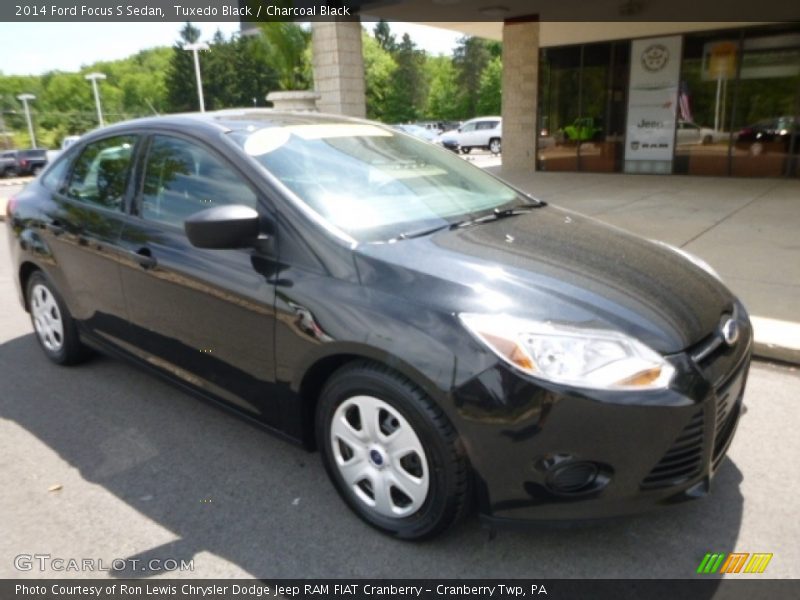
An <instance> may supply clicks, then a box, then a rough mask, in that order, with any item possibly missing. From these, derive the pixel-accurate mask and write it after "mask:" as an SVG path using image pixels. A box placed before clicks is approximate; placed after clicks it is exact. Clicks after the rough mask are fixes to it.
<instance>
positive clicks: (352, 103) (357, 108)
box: [311, 21, 367, 118]
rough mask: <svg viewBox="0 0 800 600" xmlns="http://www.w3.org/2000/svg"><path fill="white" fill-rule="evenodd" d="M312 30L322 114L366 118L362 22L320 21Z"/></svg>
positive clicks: (319, 105) (315, 84)
mask: <svg viewBox="0 0 800 600" xmlns="http://www.w3.org/2000/svg"><path fill="white" fill-rule="evenodd" d="M311 30H312V45H313V53H314V88H315V90H316V91H317V92H318V93H319V95H320V98H319V100H318V101H317V107H318V108H319V110H320V112H327V113H334V114H341V115H347V116H351V117H361V118H364V117H366V115H367V102H366V82H365V80H364V56H363V53H362V47H361V23H360V22H359V21H316V22H313V23H312V24H311Z"/></svg>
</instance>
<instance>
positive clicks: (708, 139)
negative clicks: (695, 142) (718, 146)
mask: <svg viewBox="0 0 800 600" xmlns="http://www.w3.org/2000/svg"><path fill="white" fill-rule="evenodd" d="M713 141H714V139H713V138H712V137H711V136H710V135H704V136H703V140H702V141H701V144H702V145H703V146H708V145H709V144H710V143H711V142H713Z"/></svg>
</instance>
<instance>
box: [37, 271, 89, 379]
mask: <svg viewBox="0 0 800 600" xmlns="http://www.w3.org/2000/svg"><path fill="white" fill-rule="evenodd" d="M26 298H27V299H28V306H29V308H30V314H31V322H32V323H33V329H34V331H35V333H36V339H37V341H38V342H39V346H41V348H42V350H43V351H44V353H45V356H47V358H49V359H50V360H52V361H53V362H54V363H56V364H59V365H74V364H78V363H79V362H81V361H83V360H85V359H86V358H87V357H88V356H89V350H88V348H87V347H86V346H84V345H83V343H81V340H80V337H79V336H78V329H77V326H76V325H75V320H74V319H73V318H72V315H70V314H69V310H67V307H66V305H65V304H64V301H63V300H62V299H61V296H60V295H59V294H58V292H57V291H56V290H55V288H54V287H53V284H52V283H50V281H49V280H48V279H47V277H45V276H44V274H43V273H42V272H41V271H36V272H34V273H33V274H32V275H31V276H30V278H29V279H28V285H27V290H26Z"/></svg>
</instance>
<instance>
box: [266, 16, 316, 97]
mask: <svg viewBox="0 0 800 600" xmlns="http://www.w3.org/2000/svg"><path fill="white" fill-rule="evenodd" d="M258 27H259V29H260V30H261V35H262V37H263V40H264V42H265V43H266V47H267V60H268V62H267V65H268V66H269V67H271V68H272V69H273V70H274V71H275V72H276V73H277V76H278V86H279V87H280V89H282V90H307V89H308V88H309V87H310V84H311V80H310V79H309V78H308V74H309V73H310V69H309V67H308V61H309V53H308V52H307V49H308V46H309V44H310V42H311V33H310V32H309V31H308V30H306V29H304V28H303V27H301V26H300V25H297V24H296V23H291V22H285V21H270V22H267V23H261V24H259V26H258Z"/></svg>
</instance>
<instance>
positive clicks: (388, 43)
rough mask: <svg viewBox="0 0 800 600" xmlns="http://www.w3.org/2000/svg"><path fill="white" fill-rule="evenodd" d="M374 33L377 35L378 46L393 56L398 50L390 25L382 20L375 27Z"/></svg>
mask: <svg viewBox="0 0 800 600" xmlns="http://www.w3.org/2000/svg"><path fill="white" fill-rule="evenodd" d="M373 33H374V35H375V41H377V42H378V45H379V46H380V47H381V48H383V49H384V50H385V51H386V52H388V53H389V54H392V53H394V52H395V51H396V50H397V40H396V38H395V37H394V35H392V30H391V28H390V27H389V23H387V22H386V21H384V20H383V19H381V20H380V21H378V24H377V25H375V29H373Z"/></svg>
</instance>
